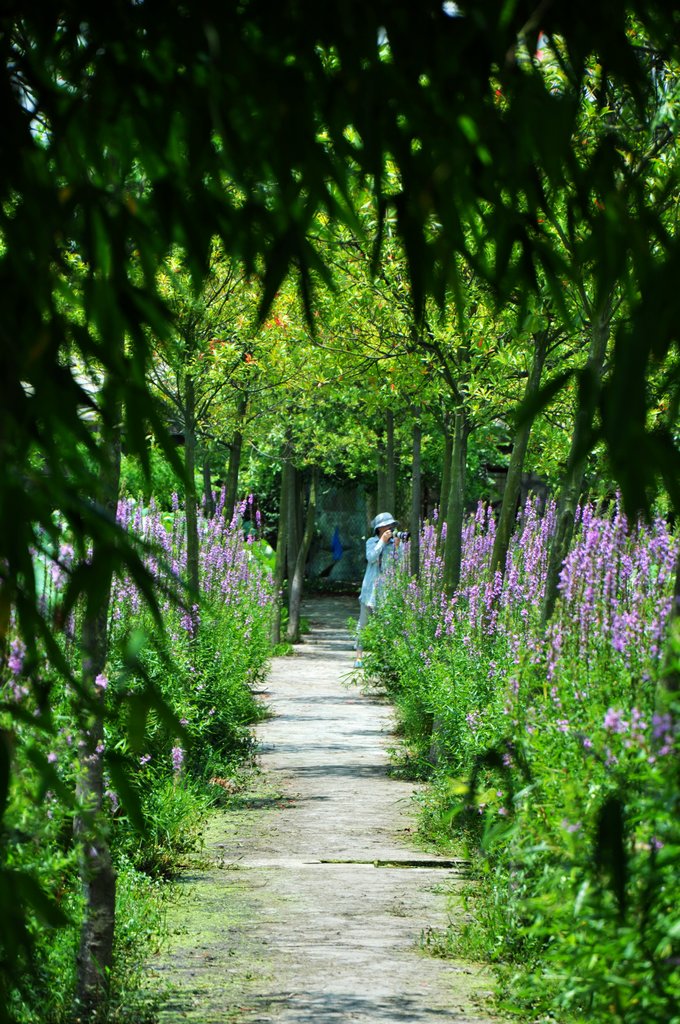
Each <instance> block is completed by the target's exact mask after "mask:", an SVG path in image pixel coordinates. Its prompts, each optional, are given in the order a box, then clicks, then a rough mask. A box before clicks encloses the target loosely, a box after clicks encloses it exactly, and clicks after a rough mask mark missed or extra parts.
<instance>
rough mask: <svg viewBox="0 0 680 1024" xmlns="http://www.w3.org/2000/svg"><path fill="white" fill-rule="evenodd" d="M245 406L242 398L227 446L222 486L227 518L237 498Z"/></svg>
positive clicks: (232, 512) (232, 511)
mask: <svg viewBox="0 0 680 1024" xmlns="http://www.w3.org/2000/svg"><path fill="white" fill-rule="evenodd" d="M247 407H248V403H247V401H246V399H245V398H242V399H241V401H240V402H239V405H238V409H237V411H236V426H235V428H234V435H233V437H232V439H231V445H230V446H229V465H228V466H227V479H226V483H225V487H224V509H225V512H226V514H227V516H228V517H229V519H231V517H232V516H233V514H234V507H235V505H236V499H237V498H238V474H239V470H240V468H241V452H242V450H243V419H244V417H245V414H246V409H247Z"/></svg>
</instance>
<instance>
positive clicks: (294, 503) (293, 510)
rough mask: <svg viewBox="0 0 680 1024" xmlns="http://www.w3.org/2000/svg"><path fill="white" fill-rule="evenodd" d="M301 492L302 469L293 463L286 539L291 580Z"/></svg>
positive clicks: (290, 475)
mask: <svg viewBox="0 0 680 1024" xmlns="http://www.w3.org/2000/svg"><path fill="white" fill-rule="evenodd" d="M299 492H300V471H299V470H298V469H297V467H296V466H294V465H293V464H292V463H291V465H290V469H289V471H288V539H287V541H286V579H287V580H288V585H289V587H290V581H291V580H292V578H293V574H294V572H295V561H296V559H297V554H298V548H299V547H300V534H299V532H298V495H299Z"/></svg>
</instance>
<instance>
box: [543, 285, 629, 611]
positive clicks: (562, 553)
mask: <svg viewBox="0 0 680 1024" xmlns="http://www.w3.org/2000/svg"><path fill="white" fill-rule="evenodd" d="M611 308H612V298H611V296H609V297H608V299H607V300H606V301H605V303H604V304H603V306H602V308H601V309H600V310H599V311H598V312H597V313H594V314H593V319H592V326H591V335H590V349H589V352H588V360H587V362H586V365H585V367H584V369H583V373H582V377H581V386H580V393H579V398H578V407H577V409H576V415H575V417H574V433H573V435H572V439H571V447H570V449H569V458H568V460H567V469H566V472H565V475H564V479H563V481H562V486H561V488H560V493H559V497H558V499H557V513H556V523H555V535H554V537H553V540H552V544H551V546H550V557H549V561H548V572H547V577H546V584H545V600H544V604H543V622H544V623H547V622H549V620H550V618H551V617H552V614H553V612H554V610H555V604H556V602H557V597H558V585H559V580H560V573H561V571H562V565H563V563H564V560H565V558H566V557H567V555H568V553H569V547H570V545H571V538H572V536H573V533H574V516H575V514H576V506H577V504H578V500H579V496H580V494H581V488H582V487H583V477H584V475H585V467H586V460H587V458H588V454H589V452H590V450H591V447H592V435H593V418H594V416H595V410H596V408H597V402H598V398H599V391H600V387H599V385H600V380H601V377H602V370H603V367H604V360H605V355H606V353H607V342H608V340H609V330H610V324H611Z"/></svg>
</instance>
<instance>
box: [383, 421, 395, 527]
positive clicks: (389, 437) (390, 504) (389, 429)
mask: <svg viewBox="0 0 680 1024" xmlns="http://www.w3.org/2000/svg"><path fill="white" fill-rule="evenodd" d="M385 474H386V479H385V509H386V511H387V512H391V513H392V515H395V512H396V509H395V503H396V500H397V467H396V460H395V454H394V413H393V412H392V410H391V409H388V410H387V412H386V414H385Z"/></svg>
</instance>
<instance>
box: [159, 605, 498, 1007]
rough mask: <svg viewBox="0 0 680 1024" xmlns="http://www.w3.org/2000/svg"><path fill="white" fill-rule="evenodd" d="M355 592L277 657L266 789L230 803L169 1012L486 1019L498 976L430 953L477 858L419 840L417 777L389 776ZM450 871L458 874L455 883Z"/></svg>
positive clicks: (180, 937) (385, 717)
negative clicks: (361, 656) (359, 655)
mask: <svg viewBox="0 0 680 1024" xmlns="http://www.w3.org/2000/svg"><path fill="white" fill-rule="evenodd" d="M357 607H358V605H357V602H356V600H353V599H351V598H345V597H332V598H317V599H315V600H313V601H311V602H309V603H308V604H307V606H306V608H305V615H306V616H307V617H308V619H309V621H310V625H311V634H310V635H309V636H308V637H307V638H306V641H305V643H304V644H302V645H300V646H299V647H296V648H295V652H294V654H292V655H290V656H288V657H285V658H276V659H275V660H274V663H273V666H272V671H271V674H270V676H269V678H268V680H267V686H266V689H267V692H268V694H269V697H268V701H267V702H268V705H269V707H270V708H271V710H272V712H273V715H272V717H271V718H269V719H268V720H267V721H264V722H262V723H261V724H260V725H258V727H257V737H258V741H259V746H260V758H259V759H260V764H261V768H262V772H263V776H262V778H263V780H264V784H265V787H266V790H265V791H264V792H262V793H261V794H259V796H258V795H256V794H255V795H253V799H252V800H251V801H250V802H249V803H248V802H246V803H245V804H244V806H242V807H241V808H240V809H238V810H237V811H227V812H224V813H221V814H218V815H216V816H215V818H214V819H213V821H212V823H211V826H210V830H209V835H208V837H207V851H208V857H209V866H208V867H205V868H203V869H201V870H198V871H196V872H194V873H192V875H191V876H187V877H186V878H185V879H184V880H183V882H182V887H183V889H184V890H185V893H186V896H185V899H184V900H183V901H182V902H180V904H179V906H178V907H177V909H176V910H175V911H174V912H173V914H172V916H171V921H170V924H171V930H172V937H171V943H170V947H169V950H168V952H167V953H166V954H165V955H164V957H163V959H162V961H160V962H158V963H157V964H156V965H155V970H156V972H157V973H158V974H159V976H161V977H163V978H164V979H165V980H166V981H168V982H169V983H170V985H171V989H172V994H171V996H170V997H169V998H168V999H167V1000H166V1003H165V1006H164V1009H163V1013H162V1016H161V1020H162V1021H163V1022H164V1024H175V1022H179V1021H196V1022H199V1021H200V1022H201V1024H213V1022H214V1024H217V1022H220V1024H226V1022H231V1021H244V1022H253V1024H254V1022H257V1024H274V1022H296V1024H306V1022H310V1024H311V1022H312V1021H314V1024H326V1022H329V1024H330V1022H345V1021H348V1022H349V1021H352V1022H371V1021H375V1022H383V1024H397V1022H402V1021H403V1022H407V1021H413V1022H421V1021H422V1022H429V1024H438V1022H440V1021H441V1022H444V1021H446V1022H447V1024H451V1022H452V1021H459V1022H463V1021H469V1022H476V1024H488V1022H490V1021H491V1019H492V1018H491V1016H490V1014H488V1013H487V1012H486V1011H485V1009H484V1007H485V1005H487V1004H488V995H489V989H490V981H489V977H488V975H487V974H485V972H484V971H483V970H482V969H481V968H478V967H476V966H473V965H470V964H465V963H457V962H456V961H451V960H446V961H443V960H437V959H435V958H433V957H430V956H426V955H425V954H424V953H423V952H422V950H421V948H420V939H421V936H422V935H423V934H424V933H427V932H431V931H433V930H437V929H444V928H446V926H447V924H448V923H449V914H448V912H447V901H446V897H445V895H444V894H443V890H444V889H448V888H450V887H451V886H454V887H455V885H457V884H463V879H464V875H465V865H464V863H463V862H459V861H457V860H456V859H455V858H454V859H451V858H444V857H438V856H436V855H433V854H428V853H423V852H422V851H420V850H418V849H417V848H416V847H415V845H414V843H413V841H412V835H413V832H414V830H415V823H414V815H415V808H414V804H413V799H412V797H413V785H412V784H410V783H408V782H404V781H398V780H396V779H393V778H390V776H389V774H388V768H389V763H388V755H387V752H386V751H387V746H388V745H389V743H390V739H391V732H392V717H391V711H390V708H389V707H388V706H387V705H385V703H384V702H382V701H380V700H378V699H377V698H373V697H371V696H367V695H365V694H363V693H362V692H361V691H360V689H359V688H358V687H356V686H354V685H351V682H352V675H353V673H352V662H353V650H352V642H351V637H350V635H349V633H348V631H347V628H346V622H347V618H348V617H349V616H350V615H354V616H356V612H357ZM444 882H446V884H445V885H443V884H442V883H444Z"/></svg>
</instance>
